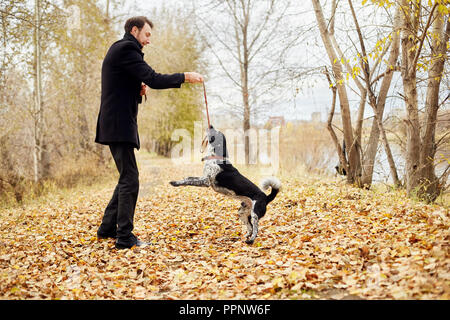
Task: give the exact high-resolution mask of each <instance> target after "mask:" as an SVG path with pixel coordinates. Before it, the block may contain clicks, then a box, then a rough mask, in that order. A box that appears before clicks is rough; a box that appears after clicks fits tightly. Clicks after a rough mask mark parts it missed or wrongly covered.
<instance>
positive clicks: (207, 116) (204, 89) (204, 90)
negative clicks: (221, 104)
mask: <svg viewBox="0 0 450 320" xmlns="http://www.w3.org/2000/svg"><path fill="white" fill-rule="evenodd" d="M202 83H203V95H204V96H205V104H206V118H207V119H208V129H209V128H210V127H211V123H210V121H209V112H208V99H206V88H205V83H204V82H202Z"/></svg>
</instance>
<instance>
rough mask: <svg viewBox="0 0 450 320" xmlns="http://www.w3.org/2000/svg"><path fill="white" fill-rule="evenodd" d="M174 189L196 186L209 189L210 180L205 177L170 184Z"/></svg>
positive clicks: (189, 178) (188, 178) (190, 178)
mask: <svg viewBox="0 0 450 320" xmlns="http://www.w3.org/2000/svg"><path fill="white" fill-rule="evenodd" d="M169 183H170V184H171V185H172V186H174V187H180V186H195V187H209V186H210V184H209V179H208V178H204V177H187V178H185V179H183V180H178V181H170V182H169Z"/></svg>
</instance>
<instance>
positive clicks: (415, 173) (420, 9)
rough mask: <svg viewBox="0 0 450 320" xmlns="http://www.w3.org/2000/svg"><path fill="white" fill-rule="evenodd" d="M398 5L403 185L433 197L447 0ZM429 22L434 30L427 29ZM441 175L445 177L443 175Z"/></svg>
mask: <svg viewBox="0 0 450 320" xmlns="http://www.w3.org/2000/svg"><path fill="white" fill-rule="evenodd" d="M400 5H401V12H402V35H401V48H402V67H401V70H402V72H401V75H402V80H403V91H404V99H405V107H406V112H407V119H406V128H407V144H406V188H407V192H408V194H409V195H411V196H417V197H419V198H421V199H424V200H428V201H434V200H435V199H436V198H437V196H438V195H439V194H440V191H441V186H442V183H441V181H439V179H437V177H436V175H435V173H434V158H435V152H436V148H437V146H436V143H435V128H436V117H437V112H438V110H439V108H440V106H441V103H440V102H439V87H440V84H441V81H442V78H443V71H444V63H445V61H446V59H447V49H448V39H449V28H450V26H449V19H448V7H447V5H448V1H447V0H436V1H434V3H433V2H432V1H429V2H428V4H423V3H422V1H408V0H402V1H401V2H400ZM424 22H425V23H424ZM422 26H423V27H422ZM432 26H433V32H429V29H430V28H431V27H432ZM444 26H445V27H444ZM424 43H430V57H429V59H427V57H426V56H424V55H423V48H424ZM419 62H420V64H419ZM421 66H424V67H425V69H428V70H429V71H428V86H427V91H426V100H425V110H426V118H425V124H424V125H423V126H421V123H420V122H421V121H420V118H419V101H418V74H419V73H420V67H421ZM421 128H424V129H423V130H421ZM421 131H422V134H421ZM443 178H444V181H445V180H446V177H443Z"/></svg>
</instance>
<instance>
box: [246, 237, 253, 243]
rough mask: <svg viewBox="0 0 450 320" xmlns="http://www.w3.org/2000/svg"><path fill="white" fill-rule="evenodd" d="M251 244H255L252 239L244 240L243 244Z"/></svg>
mask: <svg viewBox="0 0 450 320" xmlns="http://www.w3.org/2000/svg"><path fill="white" fill-rule="evenodd" d="M253 242H255V240H252V239H249V238H247V239H246V240H245V243H246V244H253Z"/></svg>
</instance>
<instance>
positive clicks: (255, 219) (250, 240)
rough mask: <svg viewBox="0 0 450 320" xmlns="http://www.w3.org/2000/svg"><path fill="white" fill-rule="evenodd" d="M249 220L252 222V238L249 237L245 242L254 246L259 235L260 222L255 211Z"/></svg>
mask: <svg viewBox="0 0 450 320" xmlns="http://www.w3.org/2000/svg"><path fill="white" fill-rule="evenodd" d="M249 220H250V221H251V225H252V227H253V228H252V229H253V230H252V233H251V236H250V237H247V240H245V242H246V243H248V244H252V243H253V242H254V241H255V239H256V236H257V235H258V221H259V218H258V216H257V215H256V213H255V212H254V211H252V213H251V214H250V217H249Z"/></svg>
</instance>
